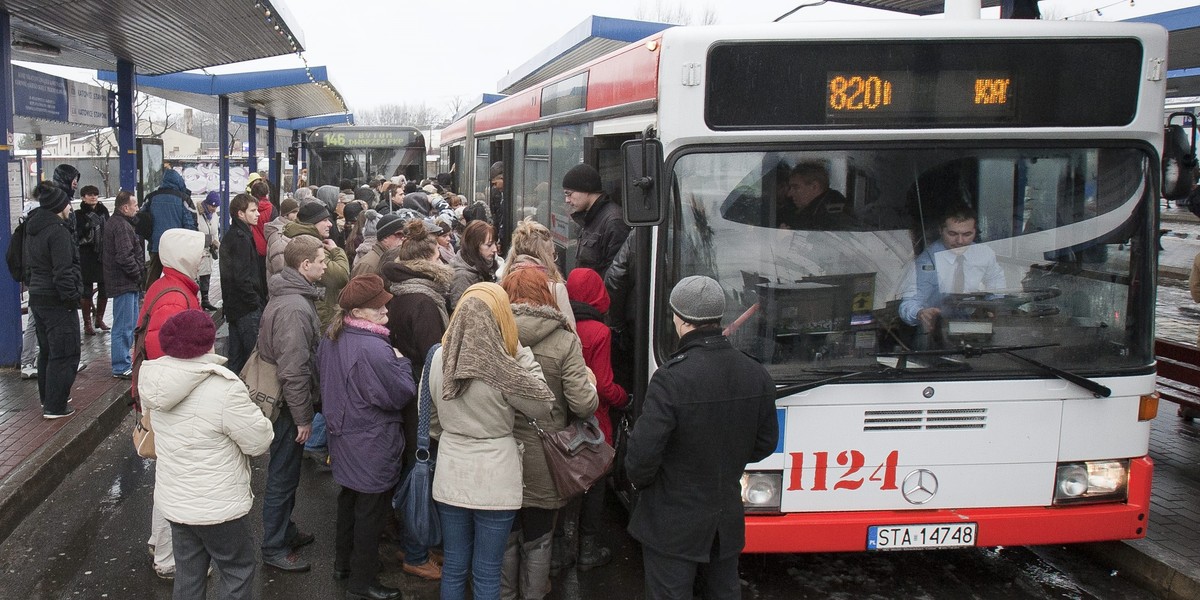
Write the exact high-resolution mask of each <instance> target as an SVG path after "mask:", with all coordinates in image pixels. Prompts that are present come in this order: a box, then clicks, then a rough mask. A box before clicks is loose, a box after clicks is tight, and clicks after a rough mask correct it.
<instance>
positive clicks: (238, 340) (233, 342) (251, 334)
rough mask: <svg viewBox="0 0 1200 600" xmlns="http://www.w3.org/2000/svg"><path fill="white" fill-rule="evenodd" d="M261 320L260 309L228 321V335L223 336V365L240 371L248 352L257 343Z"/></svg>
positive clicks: (235, 371) (236, 371)
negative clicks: (224, 359)
mask: <svg viewBox="0 0 1200 600" xmlns="http://www.w3.org/2000/svg"><path fill="white" fill-rule="evenodd" d="M261 320H262V309H261V308H259V309H255V311H254V312H252V313H249V314H245V315H242V316H240V317H238V320H236V321H230V322H229V336H228V337H226V338H225V358H228V359H229V361H228V362H226V363H225V366H226V367H227V368H228V369H229V370H230V371H233V372H234V373H241V372H242V367H244V366H246V361H248V360H250V353H251V352H253V351H254V345H255V344H256V343H258V324H259V321H261Z"/></svg>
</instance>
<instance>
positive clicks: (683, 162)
mask: <svg viewBox="0 0 1200 600" xmlns="http://www.w3.org/2000/svg"><path fill="white" fill-rule="evenodd" d="M806 164H807V165H817V166H821V167H822V168H823V169H824V170H825V172H826V173H827V175H828V186H829V187H828V190H829V193H830V194H831V195H836V196H837V197H838V198H841V200H840V201H841V202H844V203H845V208H844V210H845V211H846V212H851V213H852V215H853V220H852V221H840V220H836V219H826V222H825V223H824V225H823V226H819V227H809V228H795V229H791V228H788V227H785V226H784V224H782V223H780V222H779V220H778V218H777V215H778V214H779V213H780V212H782V211H784V210H786V209H787V207H788V205H787V203H789V202H791V203H796V202H797V199H799V198H801V197H802V196H804V195H805V194H801V193H797V192H796V191H794V190H793V191H792V192H790V193H789V192H788V191H786V189H785V187H786V186H785V185H784V181H786V180H787V179H786V178H785V177H784V174H785V173H788V174H794V173H796V172H797V169H798V166H799V165H806ZM1149 164H1150V160H1149V157H1148V156H1147V155H1146V154H1144V153H1143V152H1142V151H1140V150H1134V149H1114V148H1027V149H1012V148H1004V149H978V148H962V149H946V148H941V149H922V148H910V149H905V150H869V151H868V150H863V151H830V152H799V151H797V152H738V153H712V154H706V153H692V154H686V155H684V156H682V157H681V158H679V159H678V160H677V161H676V162H675V164H674V171H673V176H674V178H675V183H676V185H675V186H673V194H674V206H675V209H676V211H677V214H676V215H675V217H674V218H673V219H672V220H671V223H672V225H671V227H670V229H669V231H668V236H669V239H668V243H667V246H666V247H668V248H671V249H672V253H671V255H669V256H668V257H667V262H666V264H665V266H666V271H667V274H666V275H665V276H666V277H668V278H669V279H668V281H667V282H665V283H666V284H667V288H669V284H670V283H672V282H674V281H677V280H678V279H680V278H682V277H686V276H689V275H697V274H699V275H708V276H710V277H713V278H715V279H717V280H718V281H719V282H720V283H721V285H722V287H724V288H725V290H726V293H727V296H728V298H729V301H728V309H727V314H726V319H725V323H728V324H731V331H730V334H731V339H732V340H733V341H734V343H735V344H736V345H737V346H738V347H740V348H741V349H743V350H745V351H746V352H748V353H750V354H752V355H754V356H756V357H757V358H759V359H760V360H762V361H763V362H764V363H765V364H767V365H768V368H769V369H770V370H771V371H772V373H773V375H775V376H776V378H777V380H782V381H803V380H806V379H818V378H821V377H824V376H826V375H825V374H827V373H828V370H829V369H835V370H836V369H854V370H861V369H868V368H877V367H878V365H879V364H880V362H881V361H883V360H884V359H883V358H882V357H878V356H877V355H878V354H880V353H886V352H894V351H908V350H917V349H930V348H938V347H942V348H948V347H957V346H959V345H961V344H962V343H971V344H975V345H984V346H986V345H1039V344H1045V345H1046V347H1045V348H1039V349H1034V350H1030V351H1029V356H1038V357H1040V358H1039V359H1040V360H1044V361H1047V362H1050V363H1052V364H1055V365H1056V366H1059V367H1061V368H1067V369H1077V370H1080V371H1092V370H1103V369H1119V368H1123V367H1127V368H1134V367H1137V366H1141V365H1145V364H1146V363H1147V362H1148V361H1149V356H1148V354H1147V352H1148V348H1140V347H1130V346H1129V344H1128V340H1130V339H1139V338H1140V336H1142V333H1143V332H1144V331H1145V328H1147V327H1149V322H1150V321H1149V317H1148V316H1146V315H1140V314H1139V315H1135V314H1132V312H1131V311H1130V310H1129V306H1131V305H1132V304H1133V299H1132V296H1133V291H1132V289H1131V288H1132V282H1134V281H1137V280H1138V279H1139V278H1141V277H1145V276H1146V274H1145V273H1141V272H1140V271H1139V270H1140V269H1144V268H1145V267H1144V264H1143V263H1144V262H1145V261H1141V260H1138V259H1137V257H1132V256H1131V251H1130V246H1129V245H1128V244H1126V243H1125V242H1127V241H1128V240H1129V239H1130V238H1131V237H1133V236H1138V235H1145V233H1144V232H1142V231H1140V230H1135V229H1134V228H1133V227H1132V226H1131V225H1129V224H1130V223H1133V222H1135V221H1136V220H1135V219H1133V218H1132V215H1133V213H1134V211H1135V210H1136V208H1137V206H1138V204H1139V202H1140V201H1141V200H1142V197H1143V195H1144V194H1145V193H1146V190H1147V189H1148V186H1149ZM1131 173H1134V174H1136V175H1137V176H1133V177H1131V176H1130V174H1131ZM1129 182H1133V183H1129ZM792 186H793V187H795V181H794V179H793V182H792ZM843 191H844V194H843ZM954 236H958V241H953V240H952V238H954ZM963 240H966V241H963ZM1134 247H1136V245H1135V246H1134ZM960 256H961V257H962V258H961V259H960V258H959V257H960ZM959 264H961V265H964V266H963V268H962V270H961V271H962V273H963V274H962V275H960V274H958V273H955V271H956V270H957V267H956V266H957V265H959ZM926 308H935V309H937V311H936V315H934V317H935V318H933V319H932V322H930V323H925V322H924V321H922V319H921V318H918V315H920V314H921V311H922V310H924V309H926ZM929 314H930V313H928V312H927V313H925V315H924V316H926V317H927V316H928V315H929ZM927 320H928V319H927ZM659 334H660V335H659V336H658V338H659V347H658V350H659V353H660V356H665V355H667V354H668V353H669V352H670V349H671V344H673V343H674V340H673V338H672V336H671V335H670V334H669V332H667V331H666V330H665V329H662V328H660V329H659ZM919 362H920V361H916V363H913V364H917V363H919ZM937 365H938V363H937V362H936V361H927V363H925V364H924V366H926V367H930V368H933V367H936V366H937ZM969 366H970V368H971V369H972V372H973V373H974V375H973V376H979V374H980V372H989V371H996V372H1002V373H1010V374H1011V373H1015V372H1019V371H1020V369H1021V368H1022V367H1021V366H1020V365H1019V364H1016V363H1014V362H1013V361H1011V360H1008V359H1006V358H1004V357H1003V356H1000V355H986V356H983V357H978V358H976V359H975V360H972V361H971V362H970V365H969ZM823 373H824V374H823Z"/></svg>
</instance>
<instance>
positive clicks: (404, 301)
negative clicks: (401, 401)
mask: <svg viewBox="0 0 1200 600" xmlns="http://www.w3.org/2000/svg"><path fill="white" fill-rule="evenodd" d="M380 275H382V276H383V278H384V279H385V280H386V281H387V282H388V283H389V286H388V291H390V292H391V293H392V299H391V301H389V302H388V323H387V327H388V331H389V332H390V336H389V337H390V340H391V342H392V347H394V348H395V349H397V350H399V351H400V353H401V354H403V355H404V356H407V357H409V358H410V359H412V361H413V371H414V372H417V373H419V372H420V370H421V368H422V367H424V366H425V365H424V363H425V355H426V354H427V353H428V352H429V349H430V348H431V347H432V346H433V345H434V344H436V343H438V342H440V341H442V335H443V334H444V333H446V326H447V325H449V321H450V318H449V314H450V313H449V312H448V310H447V307H446V294H447V293H448V292H449V291H450V279H451V277H453V275H454V274H453V271H451V270H450V269H449V268H448V267H445V266H443V265H439V264H436V263H432V262H429V261H427V260H406V261H403V262H390V263H387V264H385V265H383V268H382V269H381V270H380Z"/></svg>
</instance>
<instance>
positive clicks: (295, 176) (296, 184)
mask: <svg viewBox="0 0 1200 600" xmlns="http://www.w3.org/2000/svg"><path fill="white" fill-rule="evenodd" d="M292 147H293V148H295V149H296V162H294V163H292V189H290V190H288V191H289V192H294V191H295V190H298V189H300V131H299V130H297V129H293V130H292Z"/></svg>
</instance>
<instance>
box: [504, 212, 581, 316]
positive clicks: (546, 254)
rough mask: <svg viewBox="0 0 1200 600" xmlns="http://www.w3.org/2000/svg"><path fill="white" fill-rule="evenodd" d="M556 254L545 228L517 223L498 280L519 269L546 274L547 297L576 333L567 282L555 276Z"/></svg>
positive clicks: (526, 223) (539, 224)
mask: <svg viewBox="0 0 1200 600" xmlns="http://www.w3.org/2000/svg"><path fill="white" fill-rule="evenodd" d="M555 257H556V252H555V250H554V239H553V238H551V237H550V230H549V229H547V228H546V226H545V225H542V224H541V223H538V222H537V221H533V220H530V219H525V220H523V221H519V222H517V227H516V230H515V231H513V235H512V243H511V244H509V247H508V257H507V258H505V260H504V268H503V269H502V270H501V271H500V280H501V281H503V280H504V278H506V277H508V274H509V273H512V272H515V271H519V270H521V269H531V268H532V269H538V270H540V271H541V272H542V273H545V275H546V280H547V283H546V285H547V286H549V289H550V293H551V294H552V295H553V296H554V303H555V306H556V307H557V308H558V311H559V312H560V313H562V315H563V317H564V318H566V319H567V322H568V323H570V324H571V329H572V330H574V329H575V313H574V311H572V310H571V299H570V297H569V296H568V295H567V286H566V280H565V279H563V276H562V274H561V273H559V272H558V265H557V264H556V263H555Z"/></svg>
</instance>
